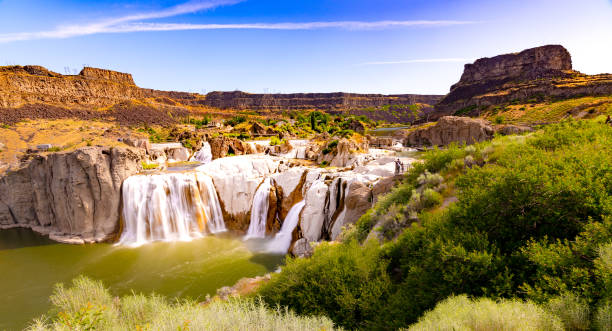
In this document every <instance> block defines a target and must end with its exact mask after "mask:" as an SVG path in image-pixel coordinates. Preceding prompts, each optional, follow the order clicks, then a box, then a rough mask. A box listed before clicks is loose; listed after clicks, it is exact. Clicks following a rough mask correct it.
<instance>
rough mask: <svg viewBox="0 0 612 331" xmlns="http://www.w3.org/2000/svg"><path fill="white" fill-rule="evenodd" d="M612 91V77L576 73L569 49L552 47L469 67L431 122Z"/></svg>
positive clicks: (496, 58)
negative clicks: (512, 104)
mask: <svg viewBox="0 0 612 331" xmlns="http://www.w3.org/2000/svg"><path fill="white" fill-rule="evenodd" d="M610 93H612V75H607V74H602V75H592V76H589V75H585V74H582V73H580V72H577V71H574V70H572V59H571V56H570V54H569V52H568V51H567V50H566V49H565V48H564V47H563V46H560V45H547V46H542V47H535V48H530V49H527V50H524V51H522V52H519V53H512V54H504V55H498V56H495V57H491V58H482V59H479V60H477V61H476V62H474V63H472V64H466V65H465V69H464V72H463V75H462V76H461V79H460V80H459V82H457V83H456V84H455V85H453V86H452V87H451V89H450V93H449V94H447V95H446V96H445V97H444V98H442V100H440V102H439V103H438V104H436V105H435V112H434V114H433V116H432V117H430V120H435V119H437V118H439V117H441V116H445V115H453V114H455V113H456V112H459V113H461V115H474V116H477V115H479V112H478V110H479V108H482V107H488V106H491V105H499V104H503V103H508V102H511V101H521V102H526V101H528V100H532V99H534V98H535V99H542V98H551V97H553V98H570V97H576V96H579V95H607V94H610Z"/></svg>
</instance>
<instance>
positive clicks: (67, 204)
mask: <svg viewBox="0 0 612 331" xmlns="http://www.w3.org/2000/svg"><path fill="white" fill-rule="evenodd" d="M143 158H144V151H143V150H139V149H130V148H102V147H84V148H81V149H78V150H76V151H73V152H63V153H52V154H48V155H39V156H36V157H35V158H34V159H33V160H31V161H30V163H29V164H28V166H27V167H25V168H22V169H19V170H17V171H12V172H9V173H7V174H6V175H5V176H3V177H2V178H1V179H0V227H2V228H10V227H28V228H31V229H33V230H34V231H36V232H40V233H43V234H48V235H49V236H50V237H51V239H54V240H57V241H63V242H71V243H84V242H100V241H106V240H109V239H112V238H113V237H114V236H115V235H117V234H118V230H119V215H120V206H121V184H122V182H123V180H124V179H126V178H127V177H129V176H131V175H133V174H136V173H137V172H138V171H140V170H141V169H140V167H141V166H140V162H141V160H142V159H143Z"/></svg>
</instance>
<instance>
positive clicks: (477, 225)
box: [260, 121, 612, 330]
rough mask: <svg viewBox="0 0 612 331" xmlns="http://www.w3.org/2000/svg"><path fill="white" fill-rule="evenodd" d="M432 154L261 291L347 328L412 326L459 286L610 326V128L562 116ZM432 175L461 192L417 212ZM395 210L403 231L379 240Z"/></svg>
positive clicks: (463, 291) (272, 302)
mask: <svg viewBox="0 0 612 331" xmlns="http://www.w3.org/2000/svg"><path fill="white" fill-rule="evenodd" d="M424 160H425V161H424V163H423V164H418V165H415V166H414V167H413V169H412V170H411V171H410V172H409V173H408V174H407V176H406V178H405V180H404V182H403V183H402V184H401V185H399V186H398V187H396V188H394V189H393V190H392V191H391V192H390V193H389V194H388V195H386V196H384V197H382V198H381V199H379V201H378V202H377V203H376V205H375V206H374V208H372V209H371V210H370V211H368V212H367V213H366V214H365V215H364V216H363V217H362V218H361V219H360V220H359V221H358V223H357V224H356V226H355V228H354V229H352V230H349V231H347V232H345V233H344V234H343V237H344V238H345V241H344V242H343V243H341V244H338V245H323V246H322V247H321V248H317V250H316V251H315V254H314V256H313V257H312V258H310V259H308V260H291V259H290V260H289V261H288V262H287V266H286V267H284V268H283V271H282V272H281V273H280V274H279V275H274V276H273V278H272V281H271V282H270V283H268V284H267V285H266V286H265V287H264V288H263V289H262V290H261V292H260V293H261V295H262V296H263V298H264V300H265V301H266V302H267V303H268V304H270V305H275V304H277V303H280V304H283V305H287V306H289V308H290V309H294V310H295V311H297V312H299V313H305V314H314V315H319V314H325V315H327V316H329V317H330V318H331V319H332V320H333V321H334V322H336V323H337V324H339V325H341V326H344V327H346V328H351V329H353V328H365V329H396V328H400V327H406V326H408V325H410V324H412V323H415V322H416V321H417V320H418V318H419V317H421V316H422V315H423V314H424V313H425V312H426V311H428V310H430V309H433V308H434V307H435V305H436V303H438V302H440V301H442V300H444V299H445V298H447V297H449V296H451V295H458V294H467V295H469V296H470V297H489V298H495V299H497V298H519V299H528V300H532V301H533V302H535V303H537V304H539V305H542V307H544V306H545V307H548V308H547V309H550V311H553V312H558V311H559V309H557V310H555V309H554V308H555V307H559V302H557V301H558V300H562V302H565V303H564V304H567V307H586V308H584V309H583V308H576V309H577V310H576V312H577V313H576V314H575V315H571V316H582V317H581V318H582V321H581V318H576V319H573V318H572V319H568V318H567V316H563V315H561V314H559V318H560V319H561V320H562V321H563V322H564V323H567V325H565V327H566V328H572V325H585V323H586V322H588V324H589V325H590V327H594V326H597V328H598V329H601V330H604V329H606V328H607V329H610V328H611V327H612V325H611V324H610V320H611V318H610V314H609V312H610V310H611V309H612V308H610V307H611V304H610V302H611V301H612V245H611V244H610V242H611V241H612V240H611V239H612V128H611V127H609V126H607V125H603V124H602V123H598V122H594V121H566V122H562V123H560V124H556V125H551V126H549V127H546V128H544V129H542V130H540V131H538V132H535V133H533V134H530V135H529V136H510V137H500V138H496V139H494V140H493V141H492V142H485V143H481V144H477V145H474V146H468V147H465V148H461V147H458V146H451V147H449V148H448V149H445V150H434V151H431V152H429V153H427V154H426V155H425V157H424ZM426 171H428V172H429V173H430V175H426ZM432 174H433V175H432ZM436 174H437V175H439V176H442V177H443V178H444V179H445V181H446V182H448V183H449V185H452V187H454V190H455V191H454V193H455V195H456V197H457V199H458V201H457V202H456V203H454V204H451V205H450V206H449V207H448V208H447V209H445V210H442V211H440V210H435V209H434V210H424V211H421V212H420V213H419V215H418V222H413V221H411V215H410V213H407V212H404V213H403V214H402V211H406V210H407V209H406V206H408V205H410V204H411V203H412V202H413V200H414V197H415V193H418V192H417V188H419V187H426V186H427V185H429V184H424V183H426V182H428V181H432V183H433V182H437V179H434V177H433V176H436ZM430 177H431V178H430ZM419 178H421V180H419ZM429 194H430V195H432V197H430V198H431V201H439V199H440V197H438V196H434V194H431V192H430V193H429ZM389 214H393V215H395V216H394V218H397V217H399V218H400V220H399V221H398V220H395V221H396V222H397V223H398V224H403V226H404V229H403V233H402V234H401V235H399V237H390V238H395V239H393V240H391V241H388V242H386V243H384V244H382V245H378V244H371V243H368V242H366V241H365V240H366V238H370V237H371V235H370V234H371V232H372V230H376V229H375V225H376V224H378V223H379V221H380V220H381V219H383V218H384V217H387V216H386V215H389ZM401 218H403V219H404V221H402V220H401ZM357 242H360V243H363V242H366V243H365V244H364V245H363V246H360V245H359V244H357ZM365 261H374V262H373V263H365ZM332 271H333V272H332ZM367 283H371V284H376V286H372V287H371V288H370V287H368V286H367V285H365V284H367ZM567 298H577V299H576V302H579V303H580V305H581V306H578V305H576V304H573V303H572V302H570V301H567V300H566V299H567ZM555 300H557V301H555ZM563 300H566V301H563ZM342 302H348V303H350V307H352V310H348V309H347V308H346V307H345V306H344V305H343V304H342ZM555 302H557V303H555ZM346 306H349V305H348V304H347V305H346ZM581 309H582V310H584V311H588V313H584V314H582V315H581V313H580V311H581ZM568 321H571V322H568ZM585 321H586V322H585Z"/></svg>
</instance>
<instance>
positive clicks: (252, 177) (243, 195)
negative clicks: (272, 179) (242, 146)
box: [198, 156, 280, 232]
mask: <svg viewBox="0 0 612 331" xmlns="http://www.w3.org/2000/svg"><path fill="white" fill-rule="evenodd" d="M279 165H280V161H279V160H277V159H274V158H271V157H265V156H259V157H257V156H235V157H228V158H222V159H216V160H213V161H212V162H210V163H208V164H206V165H203V166H201V167H199V168H198V170H199V171H203V172H204V173H206V174H208V175H209V176H211V177H212V179H213V183H214V185H215V188H216V190H217V194H218V196H219V201H220V202H221V208H222V210H223V218H224V220H225V225H226V226H227V228H228V229H231V230H237V231H242V232H244V231H246V230H247V229H248V227H249V221H250V212H251V206H252V203H253V197H254V196H255V192H256V191H257V187H259V185H260V184H261V182H262V181H263V179H264V177H266V176H270V175H271V174H273V173H274V172H276V171H277V170H278V168H279Z"/></svg>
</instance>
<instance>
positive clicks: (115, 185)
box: [0, 45, 612, 330]
mask: <svg viewBox="0 0 612 331" xmlns="http://www.w3.org/2000/svg"><path fill="white" fill-rule="evenodd" d="M610 115H612V75H611V74H599V75H586V74H583V73H580V72H578V71H576V70H574V69H573V68H572V59H571V56H570V54H569V52H568V51H567V50H566V49H565V48H564V47H562V46H559V45H548V46H541V47H536V48H531V49H527V50H524V51H521V52H518V53H512V54H504V55H498V56H494V57H490V58H481V59H479V60H476V61H475V62H474V63H471V64H466V65H465V68H464V71H463V74H462V75H461V77H460V79H459V81H458V82H457V83H456V84H454V85H453V86H451V87H450V92H449V93H448V94H446V95H417V94H398V95H379V94H355V93H340V92H338V93H295V94H252V93H246V92H241V91H233V92H210V93H208V94H205V95H204V94H198V93H187V92H176V91H159V90H153V89H146V88H141V87H138V86H136V84H135V83H134V80H133V78H132V76H131V75H130V74H127V73H120V72H115V71H111V70H106V69H97V68H90V67H85V68H83V70H82V71H81V72H80V73H79V74H78V75H62V74H58V73H55V72H52V71H50V70H48V69H46V68H43V67H40V66H35V65H28V66H4V67H0V124H1V127H0V260H1V259H3V258H4V259H6V260H7V261H9V260H10V261H18V260H19V259H30V262H29V265H28V268H27V269H22V268H20V267H16V268H15V270H13V271H7V278H9V279H8V280H7V282H5V285H4V286H2V287H0V288H1V289H2V291H4V292H6V293H7V294H6V295H7V298H12V299H6V300H2V301H3V302H0V321H2V322H0V329H3V328H23V327H26V326H29V328H30V329H40V330H43V329H57V330H61V329H62V327H65V329H75V330H81V329H83V330H84V329H86V328H85V327H84V326H83V325H85V324H79V323H85V322H84V321H86V322H87V323H89V324H87V325H89V326H91V329H126V330H127V329H146V325H149V326H150V327H151V329H158V328H159V329H170V327H169V325H171V326H172V327H171V328H172V329H177V327H175V326H177V325H178V327H179V329H181V327H183V326H185V325H183V324H181V323H184V322H185V321H186V320H189V321H195V320H198V318H204V317H202V316H205V315H206V314H212V312H213V311H215V312H216V314H230V315H231V314H232V311H233V312H234V313H236V311H239V312H240V314H244V316H250V317H249V318H252V319H253V320H255V319H260V320H261V319H264V318H265V319H270V320H269V323H280V322H279V319H281V320H282V319H284V320H283V321H285V322H284V323H286V324H285V325H284V326H285V327H286V329H296V330H303V329H341V328H344V329H374V330H383V329H398V328H408V329H410V330H436V329H444V330H450V329H454V328H449V326H448V325H447V324H444V323H447V322H448V321H446V320H444V318H443V317H444V315H449V314H450V315H452V314H454V315H452V316H453V318H454V321H455V322H456V323H464V324H456V325H455V326H457V329H461V330H463V329H466V330H471V329H475V328H470V326H469V325H468V324H469V323H472V322H470V321H473V319H474V318H476V319H478V318H480V319H483V320H484V319H486V318H487V316H489V315H491V314H493V315H494V314H498V315H499V316H506V317H505V318H506V320H505V321H506V322H504V323H510V322H508V321H511V320H516V321H522V322H521V323H523V324H520V325H518V326H508V325H498V326H499V329H508V330H552V329H554V330H562V329H567V330H590V329H601V330H608V329H609V328H610V327H611V326H612V308H610V307H611V306H610V301H609V300H610V299H612V296H610V293H612V292H610V291H611V290H612V287H610V284H612V282H611V280H612V276H611V275H612V274H611V273H610V272H611V271H612V269H611V268H610V266H611V265H612V263H611V262H610V257H611V256H612V255H611V254H612V248H610V245H609V238H610V233H612V226H611V222H612V218H611V217H612V215H611V213H612V207H611V206H612V199H611V198H610V193H612V175H611V174H610V163H609V161H611V160H610V155H612V154H611V153H609V152H611V151H610V142H611V141H612V127H610V125H608V124H609V123H608V122H609V116H610ZM574 145H575V146H574ZM572 146H574V147H572ZM593 151H597V153H595V154H593ZM570 171H573V172H572V173H569V172H570ZM190 245H191V246H190ZM564 254H565V255H564ZM137 255H138V256H139V257H137ZM196 255H197V258H196V257H193V256H196ZM42 256H46V257H45V258H43V257H42ZM51 256H52V258H53V259H57V260H54V261H56V262H48V261H49V260H46V259H51ZM60 256H61V257H63V259H65V260H66V261H70V264H71V265H74V266H78V268H76V267H75V269H78V270H74V271H70V272H68V271H65V270H64V271H61V272H60V271H58V270H57V269H54V268H51V267H49V266H45V265H44V264H48V263H57V264H58V265H62V264H61V263H62V262H60V261H61V260H62V258H60ZM576 256H578V257H576ZM109 259H110V260H109ZM192 259H193V260H192ZM111 260H113V261H117V262H116V263H113V261H111ZM45 261H46V262H45ZM177 261H181V262H177ZM66 263H68V262H66ZM130 263H133V264H134V265H138V266H139V268H142V270H141V269H139V270H138V271H136V270H128V269H129V268H128V267H127V265H129V264H130ZM139 263H141V264H142V265H141V264H139ZM120 264H125V265H123V266H122V265H120ZM156 264H159V266H160V267H162V266H163V267H164V268H166V267H167V268H168V270H172V268H174V267H177V266H178V265H180V268H181V269H180V272H174V273H172V274H171V275H165V270H157V269H155V266H154V265H156ZM207 266H211V267H210V268H219V269H218V270H217V269H214V270H213V269H211V270H213V271H214V272H209V271H207V270H208V269H206V268H207ZM149 267H150V268H153V270H157V271H155V272H150V274H155V273H160V274H164V275H165V276H163V277H161V278H160V277H159V275H149V274H148V275H143V273H147V272H146V269H147V268H149ZM24 268H25V267H24ZM58 268H59V267H58ZM68 268H69V267H68ZM105 268H106V269H105ZM177 268H179V267H177ZM182 268H184V269H182ZM3 269H7V268H3ZM8 269H11V268H10V267H9V268H8ZM103 269H104V270H103ZM560 269H563V271H560ZM567 270H572V271H567ZM566 271H567V272H566ZM3 272H4V271H3ZM23 273H26V274H27V273H29V274H30V275H29V276H23ZM33 273H34V274H45V273H49V274H48V275H45V277H44V278H45V280H44V281H43V282H42V283H40V284H39V286H36V285H35V284H36V283H37V280H36V279H35V277H34V276H35V275H32V274H33ZM215 273H217V276H215V275H214V274H215ZM79 274H84V275H86V276H90V277H91V278H99V279H100V280H102V281H103V282H104V283H105V284H107V285H109V286H110V292H109V289H106V288H104V285H102V283H98V281H97V280H91V279H89V278H84V277H80V278H76V280H75V281H74V282H73V283H72V285H71V287H63V286H60V287H55V288H54V287H53V284H55V283H57V282H68V281H69V280H71V279H72V278H75V277H77V276H78V275H79ZM164 277H168V279H166V282H167V283H164V280H163V279H165V278H164ZM202 277H203V278H202ZM206 277H209V278H206ZM187 278H188V279H189V280H186V279H187ZM170 279H171V280H170ZM194 279H195V280H194ZM164 284H165V285H164ZM22 287H27V288H28V290H27V291H26V292H27V293H26V295H25V296H28V295H29V296H30V297H40V299H38V300H35V301H36V302H35V303H32V301H29V300H27V299H16V298H17V297H19V296H23V294H19V293H18V291H19V288H22ZM132 287H134V288H135V290H136V291H137V292H140V291H142V292H145V293H149V292H158V293H161V294H163V295H167V296H170V297H174V296H178V297H181V296H189V297H191V298H194V302H181V303H178V302H177V303H176V304H173V303H170V302H169V301H167V300H166V299H159V298H158V297H155V296H149V294H145V295H144V296H143V297H138V296H137V295H136V294H130V291H131V290H133V289H134V288H132ZM28 291H29V292H28ZM79 291H80V292H79ZM96 291H97V292H96ZM113 291H114V292H113ZM0 292H1V291H0ZM92 293H96V294H95V295H94V294H92ZM70 295H72V296H73V297H72V298H71V299H70V300H75V301H74V302H72V303H71V304H68V303H66V302H67V301H62V300H68V297H69V296H70ZM79 295H81V296H84V297H86V299H82V300H84V301H82V302H76V301H78V300H79V299H77V298H76V297H78V296H79ZM130 295H132V296H131V297H130ZM462 295H463V296H462ZM49 296H51V303H50V302H49V300H48V299H47V298H48V297H49ZM130 298H131V299H130ZM138 298H140V299H138ZM156 298H157V299H156ZM137 299H138V300H143V301H142V302H141V304H143V305H149V306H147V307H148V308H147V309H152V310H151V311H154V307H157V308H155V309H158V308H159V307H162V308H159V309H163V312H162V311H161V310H160V311H156V313H155V314H149V315H147V314H148V313H147V312H146V311H145V310H146V309H145V310H143V311H141V312H140V313H139V314H140V315H138V314H137V316H138V317H137V318H134V319H130V318H129V317H126V316H124V315H122V314H124V313H125V312H126V311H128V310H129V309H131V308H129V307H133V306H130V304H135V303H134V302H135V301H129V300H137ZM105 300H106V301H105ZM155 300H161V301H163V302H162V303H159V302H157V301H155ZM164 300H166V301H164ZM155 302H157V303H155ZM51 304H53V305H54V306H55V310H49V308H50V307H51ZM154 305H157V306H154ZM231 305H235V307H234V306H231ZM277 305H280V306H282V307H287V308H288V310H283V309H284V308H283V309H280V310H274V307H276V306H277ZM28 307H30V308H28ZM228 307H233V308H231V309H234V310H232V311H230V310H231V309H230V308H228ZM253 307H255V308H253ZM262 307H263V308H262ZM487 307H488V308H487ZM260 308H261V309H263V310H257V309H260ZM143 309H144V308H143ZM462 309H463V310H462ZM479 309H480V310H479ZM487 309H488V310H487ZM580 309H582V310H580ZM485 310H486V311H487V312H486V313H485V312H484V311H485ZM578 310H580V311H583V312H585V313H584V314H583V315H584V316H582V317H580V318H582V320H581V319H580V318H579V317H576V316H575V315H572V316H568V314H566V312H569V311H572V312H573V311H578ZM169 312H171V313H169ZM451 312H452V313H451ZM474 312H479V313H480V314H483V315H482V316H480V317H478V316H477V317H473V316H472V317H470V316H471V315H470V314H471V313H472V314H473V313H474ZM166 313H167V315H165V314H166ZM41 314H45V315H46V317H45V318H43V319H38V320H35V321H34V322H31V321H32V320H33V318H35V317H36V316H38V315H41ZM249 314H250V315H249ZM253 314H263V315H256V316H255V315H253ZM486 314H489V315H487V316H484V315H486ZM512 314H514V315H512ZM230 315H228V316H230ZM135 316H136V315H135ZM160 316H164V318H168V320H164V322H163V323H167V324H155V323H162V322H160V320H159V319H160V318H161V317H160ZM181 316H183V317H184V318H183V317H181ZM185 316H186V317H185ZM206 316H208V319H211V318H210V316H212V315H210V316H209V315H206ZM231 316H233V315H231ZM517 316H522V317H520V318H519V317H517ZM139 318H140V319H142V320H140V319H139ZM236 318H237V317H236ZM245 318H246V317H245ZM470 318H472V319H470ZM491 318H492V319H493V320H497V321H499V320H504V318H502V317H499V318H497V317H495V318H493V317H491ZM606 319H607V320H606ZM222 320H223V319H219V321H217V322H219V323H221V322H222ZM253 320H250V321H251V322H252V321H253ZM4 321H6V322H4ZM455 322H453V323H455ZM28 323H29V324H28ZM70 323H72V324H70ZM130 323H132V324H130ZM147 323H149V324H147ZM172 323H175V324H172ZM176 323H178V324H176ZM190 323H191V322H190ZM193 323H195V322H193ZM237 323H239V322H237ZM448 323H450V322H448ZM466 323H467V324H466ZM491 323H494V321H492V322H491ZM500 323H501V322H500ZM517 323H518V322H517ZM572 323H573V324H572ZM580 323H582V324H580ZM606 323H607V324H606ZM151 325H152V326H151ZM181 325H182V326H181ZM462 325H463V326H462ZM466 325H468V326H466ZM492 325H496V324H492ZM585 325H586V327H585ZM187 329H188V327H187ZM194 329H199V328H198V326H195V324H194ZM219 329H222V328H221V327H219ZM230 329H231V327H230ZM262 329H274V328H262ZM277 329H278V328H277ZM484 329H487V328H484ZM490 329H496V327H492V328H490Z"/></svg>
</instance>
